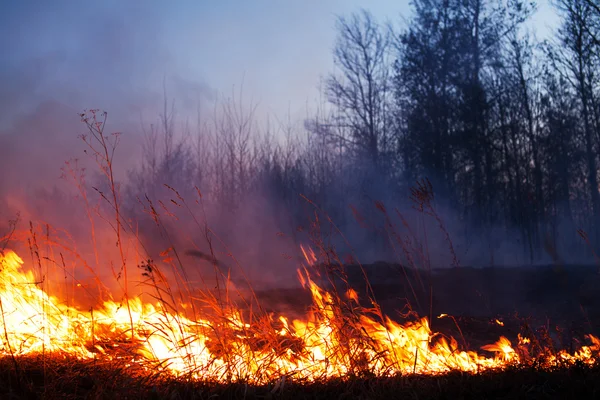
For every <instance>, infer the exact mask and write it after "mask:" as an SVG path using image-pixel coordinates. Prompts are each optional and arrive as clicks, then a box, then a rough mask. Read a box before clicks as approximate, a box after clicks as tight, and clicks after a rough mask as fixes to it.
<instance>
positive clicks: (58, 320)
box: [0, 249, 600, 383]
mask: <svg viewBox="0 0 600 400" xmlns="http://www.w3.org/2000/svg"><path fill="white" fill-rule="evenodd" d="M303 251H304V252H305V255H306V258H307V261H309V262H314V261H315V260H316V257H315V255H314V252H312V250H304V249H303ZM0 267H1V270H0V314H1V315H0V336H1V337H2V341H1V343H0V353H1V354H2V355H12V356H19V355H25V354H32V353H56V354H68V355H71V356H75V357H78V358H80V359H92V358H101V357H105V358H112V359H115V358H121V359H123V360H125V361H126V362H138V363H140V364H141V365H145V366H147V367H148V368H150V367H154V368H163V369H165V370H168V371H170V372H171V373H173V374H174V375H183V374H188V375H189V376H192V377H194V378H196V379H204V380H216V381H224V380H227V381H239V380H246V381H248V382H252V383H265V382H273V381H274V380H278V379H284V378H285V377H294V378H298V379H305V380H309V381H312V380H316V379H322V378H331V377H340V376H345V375H348V374H355V373H358V372H361V371H362V372H363V373H364V372H368V373H370V374H374V375H377V376H387V375H394V374H398V373H428V374H436V373H443V372H447V371H450V370H462V371H469V372H477V371H481V370H485V369H489V368H498V367H502V366H506V365H508V364H511V363H519V362H520V356H519V352H518V351H516V350H515V349H514V348H513V347H512V345H511V342H510V341H509V340H508V339H507V338H505V337H501V338H500V339H499V340H498V341H497V342H496V343H494V344H490V345H487V346H483V348H482V349H483V350H485V351H489V352H493V353H495V355H494V356H493V357H485V356H483V355H480V354H478V353H477V352H474V351H467V350H460V349H459V346H458V344H457V342H456V340H454V339H452V338H450V339H446V338H445V337H443V336H441V335H436V334H434V333H433V332H432V331H431V329H430V328H429V322H428V320H427V319H426V318H422V319H420V320H418V321H416V322H412V323H406V324H399V323H397V322H395V321H392V320H391V319H389V318H387V317H384V316H383V315H381V314H380V313H378V312H377V309H376V308H374V309H372V310H363V309H360V308H359V307H358V295H357V293H356V292H355V291H354V290H348V291H347V292H346V297H347V298H348V299H349V300H351V302H349V304H351V306H349V309H345V308H344V307H343V306H341V305H340V304H342V302H341V301H340V299H339V298H337V297H336V296H334V295H333V294H332V293H330V292H328V291H326V290H324V289H322V288H321V287H319V286H318V285H317V284H316V283H315V282H313V281H312V279H311V277H310V274H309V273H308V271H307V270H306V269H304V270H300V271H299V277H300V279H301V281H302V282H303V284H304V285H306V287H307V288H308V289H309V290H310V291H311V293H312V297H313V302H314V306H313V309H312V310H311V312H309V313H308V315H307V317H306V318H305V319H304V320H289V319H288V318H286V317H285V316H279V317H278V318H271V319H265V320H264V321H259V323H252V324H250V323H247V322H245V320H244V317H243V313H242V312H241V311H240V310H237V309H235V308H232V309H228V310H226V312H225V314H224V317H223V318H220V319H209V318H206V319H190V318H188V317H186V316H184V315H180V314H176V313H172V312H169V311H168V310H167V309H166V307H164V306H161V304H160V303H156V304H151V303H144V302H142V301H141V299H139V298H133V299H130V300H129V301H128V304H119V303H116V302H113V301H107V302H105V303H104V304H103V305H102V307H100V309H96V310H89V311H82V310H79V309H77V308H75V307H71V306H67V305H65V304H63V303H61V302H60V301H59V299H57V298H55V297H52V296H50V295H48V294H47V293H45V292H44V291H43V290H42V289H40V288H39V286H38V284H36V281H35V279H34V274H33V273H32V272H30V271H26V270H23V268H22V267H23V260H22V259H21V258H20V257H19V256H18V255H17V254H16V253H14V252H13V251H5V252H4V253H3V254H0ZM353 307H356V308H357V309H358V311H356V309H354V308H353ZM589 338H590V340H591V342H592V345H591V346H586V347H582V348H581V349H580V350H579V351H577V352H576V353H574V354H568V353H566V352H560V353H558V354H556V355H554V356H552V357H550V358H549V360H548V361H546V362H550V363H558V362H575V361H583V362H586V363H593V362H595V354H596V352H597V351H598V350H599V349H600V340H599V339H597V338H595V337H593V336H589ZM528 342H529V340H528V339H527V338H522V337H519V344H518V346H526V345H527V344H528Z"/></svg>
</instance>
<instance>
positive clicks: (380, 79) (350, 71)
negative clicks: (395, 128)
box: [325, 10, 392, 167]
mask: <svg viewBox="0 0 600 400" xmlns="http://www.w3.org/2000/svg"><path fill="white" fill-rule="evenodd" d="M337 30H338V38H337V43H336V45H335V48H334V50H333V57H334V62H335V64H336V66H337V67H338V68H339V70H340V75H336V74H332V75H330V76H329V78H328V79H327V81H326V88H325V90H326V94H327V97H328V100H329V101H330V102H331V104H332V105H334V106H335V108H336V109H337V110H338V111H339V121H338V123H339V124H340V125H341V126H342V127H344V128H345V130H344V132H345V133H346V135H336V139H338V140H341V141H342V142H343V143H344V145H345V146H346V147H348V148H350V149H352V150H356V151H358V152H359V154H361V155H364V156H366V157H367V159H368V160H369V161H370V162H371V163H372V165H373V166H375V167H381V165H380V164H381V162H382V160H381V155H382V154H383V153H384V152H385V151H387V150H389V149H390V145H391V143H390V142H391V138H392V135H391V129H390V124H389V117H390V114H389V108H390V107H389V105H390V81H389V78H390V74H389V73H390V63H389V59H388V56H389V54H388V52H389V48H390V34H389V32H388V31H387V30H383V29H382V28H381V27H380V26H379V25H378V24H377V22H376V21H375V20H374V18H373V16H372V15H371V14H370V13H369V12H367V11H364V10H363V11H362V12H361V13H359V14H354V15H352V16H351V17H350V19H346V18H344V17H340V18H338V21H337Z"/></svg>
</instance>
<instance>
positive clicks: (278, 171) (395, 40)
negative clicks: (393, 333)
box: [127, 0, 600, 260]
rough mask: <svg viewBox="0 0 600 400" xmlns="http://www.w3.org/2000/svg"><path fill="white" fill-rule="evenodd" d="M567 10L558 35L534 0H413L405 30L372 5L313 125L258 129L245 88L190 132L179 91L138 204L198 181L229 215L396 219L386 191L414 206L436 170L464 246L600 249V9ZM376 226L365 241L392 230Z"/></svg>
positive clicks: (148, 157) (149, 138)
mask: <svg viewBox="0 0 600 400" xmlns="http://www.w3.org/2000/svg"><path fill="white" fill-rule="evenodd" d="M553 6H554V7H555V9H556V11H557V13H558V15H559V18H560V25H559V27H558V28H557V30H556V31H555V32H554V33H553V34H552V37H551V38H546V39H544V40H539V39H538V38H536V36H535V34H534V33H535V31H532V30H531V24H528V21H529V19H530V17H531V15H532V14H533V13H534V12H535V6H534V4H532V3H529V2H526V1H520V0H413V1H412V2H411V7H412V14H411V18H410V19H409V20H408V21H407V22H406V23H404V22H403V24H402V26H401V28H399V29H393V28H391V27H390V26H389V25H385V24H380V23H378V22H377V21H375V19H374V18H373V17H372V15H371V14H370V13H369V12H367V11H362V12H359V13H357V14H354V15H352V16H350V17H348V18H345V17H341V18H339V19H338V21H337V32H338V37H337V42H336V45H335V48H334V51H333V58H334V61H335V66H336V69H335V71H334V72H332V73H331V74H329V75H328V77H327V79H326V80H325V81H324V82H323V86H322V93H323V98H324V101H323V104H321V105H320V107H319V108H318V110H317V111H316V112H314V113H313V115H311V116H309V118H307V119H306V120H305V121H304V124H302V125H301V126H299V125H298V124H295V123H293V122H292V121H289V120H288V121H282V120H278V119H273V120H270V122H269V123H267V124H262V125H260V126H259V124H258V118H257V115H256V113H257V107H256V105H255V104H250V105H248V104H246V103H245V102H244V99H243V94H242V92H241V91H240V92H239V93H234V95H233V96H232V97H230V98H226V99H224V100H223V101H220V102H218V104H217V105H216V106H215V109H214V110H213V112H212V113H208V114H210V115H208V114H207V113H206V112H204V113H199V114H198V115H199V118H198V121H197V123H195V124H190V125H186V126H185V127H184V129H183V135H182V134H181V132H176V131H177V130H178V128H176V124H175V121H176V118H175V110H174V109H173V108H171V106H170V104H169V103H168V102H165V107H164V110H163V113H162V115H161V118H160V123H159V124H156V125H152V126H150V127H148V128H147V130H146V131H145V138H146V140H145V144H144V161H143V163H142V165H141V166H140V168H138V169H137V170H136V171H134V172H133V173H132V176H131V178H132V179H131V184H130V185H129V187H128V190H127V194H128V196H129V197H128V198H129V201H130V203H131V204H134V203H135V199H136V198H139V197H140V195H141V194H142V193H143V194H148V195H149V196H155V197H160V196H161V195H164V194H165V193H166V192H165V191H168V190H169V189H167V188H165V187H164V186H163V183H168V184H169V185H170V186H172V187H174V188H177V189H178V190H180V191H181V193H182V194H184V193H185V194H187V195H190V196H191V195H194V191H195V189H194V187H195V186H197V187H198V188H200V190H201V191H202V193H203V197H204V198H205V199H206V201H210V202H211V203H212V204H215V205H218V206H219V209H220V210H221V211H222V212H223V213H224V214H235V213H236V212H240V213H241V212H243V211H242V210H243V209H244V207H245V204H248V201H249V199H254V200H256V199H260V201H263V202H266V203H261V204H271V205H273V207H270V209H269V210H268V212H269V213H271V214H273V215H276V218H275V219H276V220H277V221H278V222H277V223H278V224H285V225H286V226H287V227H289V228H291V229H292V230H293V229H295V227H296V226H298V225H302V224H304V223H306V217H307V211H308V212H309V214H310V213H311V212H313V211H314V210H315V208H319V209H320V210H323V211H326V212H327V214H328V215H329V216H330V217H331V218H332V220H333V221H335V222H336V224H337V227H338V228H340V229H341V230H344V229H345V228H347V227H349V226H350V225H352V224H354V225H363V222H364V220H363V219H366V220H368V221H371V222H370V223H373V224H375V225H376V224H377V221H379V222H380V223H381V226H383V225H385V218H386V217H385V216H382V213H381V207H379V209H377V207H376V204H377V202H382V203H383V204H386V205H389V206H390V207H392V206H395V205H401V206H402V207H406V206H410V205H411V202H410V199H409V194H410V188H411V187H413V186H414V185H415V183H416V182H418V181H419V180H421V179H424V178H427V179H429V181H430V182H431V184H432V187H433V191H434V195H435V197H434V202H435V206H436V207H437V209H438V210H442V211H440V213H441V214H440V215H441V216H442V217H445V218H446V222H448V223H452V224H455V223H456V225H460V226H461V227H463V226H464V227H465V228H464V229H462V228H461V229H458V228H457V229H454V231H455V232H454V233H455V234H456V232H461V233H460V234H461V235H462V236H463V238H462V239H461V240H463V241H464V242H465V243H466V242H468V241H469V240H471V239H472V240H479V241H481V240H487V241H488V242H489V243H488V244H489V245H490V246H493V244H494V242H495V241H498V237H499V236H498V235H500V236H503V237H510V239H511V240H514V243H515V245H516V247H515V249H516V250H518V251H522V252H523V254H526V257H527V258H528V259H529V260H539V259H542V258H543V257H544V256H550V257H553V258H557V257H561V256H565V257H567V258H568V255H565V254H564V253H562V255H561V252H560V251H557V250H556V249H559V248H564V249H566V250H568V251H573V250H574V249H577V250H576V251H577V252H579V253H580V254H581V253H582V252H587V253H588V254H591V250H590V249H591V248H595V246H597V245H598V243H599V240H598V239H599V237H600V235H599V231H600V229H599V227H600V224H599V223H600V195H599V190H598V184H599V182H598V169H599V165H598V163H599V161H600V160H599V158H598V149H599V146H600V72H599V71H600V69H599V66H600V6H599V3H598V2H597V0H554V1H553ZM192 125H193V126H194V128H193V129H192V128H191V126H192ZM161 193H162V194H161ZM301 195H302V196H301ZM252 204H254V205H255V204H256V203H252ZM132 209H133V208H132ZM402 209H405V208H402ZM132 212H133V211H132ZM265 212H266V211H265ZM232 218H233V217H232ZM357 222H358V223H357ZM374 229H375V231H377V228H374ZM578 229H581V231H580V232H579V233H578ZM378 232H380V233H381V235H373V234H372V232H371V231H369V229H368V228H367V229H366V231H365V233H364V234H363V236H362V239H364V240H367V238H368V239H369V241H372V242H373V243H369V245H373V246H376V245H378V244H381V243H379V242H385V241H386V240H389V237H386V234H385V228H381V229H380V230H379V231H378ZM375 242H377V243H375ZM517 243H518V244H517Z"/></svg>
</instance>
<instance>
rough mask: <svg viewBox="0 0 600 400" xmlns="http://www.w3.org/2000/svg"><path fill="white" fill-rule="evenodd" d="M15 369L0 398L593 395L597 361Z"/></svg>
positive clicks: (8, 369) (58, 362) (5, 371)
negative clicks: (260, 377)
mask: <svg viewBox="0 0 600 400" xmlns="http://www.w3.org/2000/svg"><path fill="white" fill-rule="evenodd" d="M18 365H19V369H18V370H15V368H14V365H13V362H12V361H11V360H10V359H9V358H6V357H5V358H3V359H0V396H1V398H3V399H52V400H54V399H56V400H58V399H151V400H159V399H174V400H188V399H190V400H191V399H195V400H203V399H290V400H292V399H294V400H295V399H328V400H329V399H394V398H414V399H473V400H475V399H506V400H508V399H519V398H527V399H568V398H572V399H577V398H581V399H590V398H596V396H597V395H598V393H599V392H600V369H599V368H598V367H597V366H594V367H587V366H574V367H570V368H557V369H554V370H545V369H538V368H535V367H527V368H521V367H517V368H512V367H511V368H508V369H506V370H503V371H497V372H496V371H487V372H483V373H480V374H465V373H460V372H453V373H449V374H446V375H442V376H419V375H416V376H405V377H402V376H398V377H390V378H372V377H350V378H347V379H333V380H328V381H326V382H314V383H302V382H289V381H278V382H273V383H272V384H269V385H262V386H250V385H247V384H244V383H234V384H223V383H210V382H199V381H193V380H188V379H185V378H179V379H175V378H171V377H168V376H164V375H160V374H155V373H154V374H153V373H149V372H148V371H142V370H140V369H139V368H131V367H124V366H123V363H121V362H113V363H94V362H93V361H86V362H82V361H79V360H74V359H57V358H51V357H46V358H45V359H43V358H42V357H27V358H22V359H19V360H18Z"/></svg>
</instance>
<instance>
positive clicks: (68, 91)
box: [0, 0, 555, 131]
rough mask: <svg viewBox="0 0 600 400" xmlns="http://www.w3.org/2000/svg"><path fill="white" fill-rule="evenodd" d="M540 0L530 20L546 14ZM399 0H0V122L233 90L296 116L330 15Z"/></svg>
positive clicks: (402, 10) (203, 100)
mask: <svg viewBox="0 0 600 400" xmlns="http://www.w3.org/2000/svg"><path fill="white" fill-rule="evenodd" d="M548 1H549V0H539V2H538V4H539V11H538V13H537V14H536V16H535V17H534V20H533V21H532V25H531V26H532V28H533V30H534V31H536V33H538V34H539V35H545V34H547V32H548V31H549V27H550V26H552V23H553V22H554V21H555V16H554V15H553V11H552V10H551V8H550V6H549V5H548V4H547V2H548ZM408 3H409V2H408V0H395V1H392V0H370V1H366V0H363V1H360V0H302V1H291V0H290V1H281V0H252V1H250V0H245V1H244V0H220V1H216V0H215V1H209V0H196V1H193V0H174V1H158V0H146V1H142V0H128V1H122V0H103V1H94V2H92V1H84V2H81V1H79V2H76V1H68V0H52V1H41V0H40V1H32V0H21V1H16V0H15V1H4V2H2V5H0V15H1V16H0V51H1V52H2V54H3V57H2V58H1V59H0V82H1V84H2V89H3V90H2V91H1V93H0V131H1V130H5V129H6V128H7V127H11V126H12V125H14V123H15V121H16V120H18V119H19V118H20V119H22V118H26V117H27V116H28V115H30V114H31V113H35V112H36V110H37V109H38V108H39V107H40V105H42V104H44V103H46V102H57V103H59V104H63V105H66V106H69V107H72V108H74V109H77V110H81V109H83V108H101V109H104V110H107V111H108V112H109V113H111V115H116V116H117V117H118V118H119V119H120V118H129V119H131V121H138V122H139V120H140V119H148V118H154V117H155V116H156V112H157V110H158V108H157V107H159V106H160V104H161V100H162V93H163V92H162V91H163V82H164V83H165V84H166V87H167V91H168V95H169V97H171V98H175V99H176V106H177V107H178V108H180V109H182V110H196V107H197V105H198V104H204V106H203V107H205V108H206V107H207V106H206V105H207V104H211V103H213V102H214V99H215V96H222V95H230V94H231V93H232V91H233V90H234V87H235V88H236V90H239V88H240V85H241V84H242V83H243V88H244V90H243V93H244V97H245V99H246V100H247V101H254V102H258V104H259V110H261V112H262V113H263V114H265V113H269V114H271V115H276V116H278V117H284V116H286V115H287V114H288V112H289V114H290V116H291V117H292V118H293V119H302V118H303V117H305V116H306V115H307V105H308V106H309V107H312V106H313V105H315V104H316V102H317V101H318V97H319V92H318V85H319V82H320V79H321V77H322V76H324V75H326V74H327V73H328V72H329V71H331V70H332V68H333V62H332V56H331V50H332V48H333V45H334V40H335V28H334V26H335V18H336V16H337V15H349V14H350V13H352V12H354V11H358V10H359V9H360V8H366V9H368V10H370V11H371V12H372V13H373V14H374V16H375V17H376V18H377V19H378V20H379V21H385V20H389V21H391V22H392V23H394V24H395V25H396V26H401V25H402V21H403V18H407V17H409V16H410V11H409V4H408Z"/></svg>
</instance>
